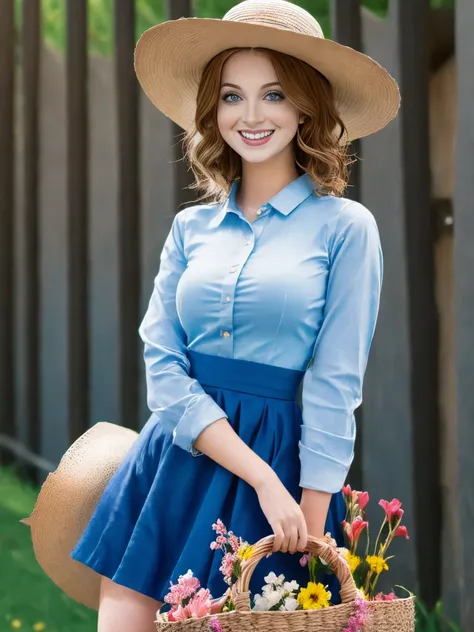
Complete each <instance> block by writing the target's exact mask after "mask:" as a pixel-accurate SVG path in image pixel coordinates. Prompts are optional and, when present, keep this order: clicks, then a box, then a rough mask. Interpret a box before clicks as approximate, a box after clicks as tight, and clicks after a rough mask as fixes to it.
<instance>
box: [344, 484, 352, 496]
mask: <svg viewBox="0 0 474 632" xmlns="http://www.w3.org/2000/svg"><path fill="white" fill-rule="evenodd" d="M342 493H343V494H344V496H347V497H348V498H352V489H351V486H350V485H344V487H343V488H342Z"/></svg>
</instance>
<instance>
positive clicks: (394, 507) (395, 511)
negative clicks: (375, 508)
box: [379, 498, 403, 522]
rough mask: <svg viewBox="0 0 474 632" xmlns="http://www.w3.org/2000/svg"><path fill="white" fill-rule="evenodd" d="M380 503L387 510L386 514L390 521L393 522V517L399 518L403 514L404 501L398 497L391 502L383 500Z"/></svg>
mask: <svg viewBox="0 0 474 632" xmlns="http://www.w3.org/2000/svg"><path fill="white" fill-rule="evenodd" d="M379 505H380V506H381V507H383V509H384V510H385V515H386V516H387V520H388V521H389V522H391V521H392V519H393V518H395V520H398V519H399V518H401V517H402V516H403V509H401V506H402V503H401V502H400V501H399V500H398V499H397V498H394V499H393V500H391V501H390V502H387V501H386V500H381V501H380V502H379Z"/></svg>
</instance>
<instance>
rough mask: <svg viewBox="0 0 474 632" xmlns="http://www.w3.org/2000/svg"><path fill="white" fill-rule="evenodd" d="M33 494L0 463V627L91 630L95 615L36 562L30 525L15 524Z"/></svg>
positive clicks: (51, 631) (67, 631)
mask: <svg viewBox="0 0 474 632" xmlns="http://www.w3.org/2000/svg"><path fill="white" fill-rule="evenodd" d="M35 497H36V491H35V490H34V489H33V488H32V487H30V486H29V485H27V484H25V483H20V482H19V480H18V479H17V478H16V477H15V476H14V475H13V473H12V472H11V471H9V470H5V469H1V468H0V632H6V631H7V630H9V629H12V628H13V627H14V625H15V620H17V621H19V622H21V627H20V628H19V629H20V630H34V628H33V626H34V624H37V623H43V624H44V625H45V628H44V629H45V632H94V631H95V630H96V629H97V623H96V619H97V617H96V614H95V613H94V612H92V611H91V610H88V609H87V608H85V607H82V606H80V605H79V604H77V603H76V602H74V601H72V600H71V599H69V598H68V597H66V595H65V594H64V593H63V592H62V591H61V590H59V588H57V587H56V586H55V585H54V584H53V582H52V581H51V580H50V579H49V578H48V577H47V576H46V575H45V574H44V573H43V571H42V569H41V568H40V566H39V565H38V564H37V562H36V559H35V556H34V554H33V548H32V545H31V538H30V530H29V528H28V527H26V526H25V525H23V524H20V523H19V520H20V519H21V518H25V517H27V516H28V515H29V514H30V512H31V510H32V508H33V505H34V501H35ZM12 621H13V622H14V624H13V626H12Z"/></svg>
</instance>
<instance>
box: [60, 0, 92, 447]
mask: <svg viewBox="0 0 474 632" xmlns="http://www.w3.org/2000/svg"><path fill="white" fill-rule="evenodd" d="M87 64H88V57H87V2H86V0H81V1H80V2H78V1H77V0H68V3H67V63H66V79H67V89H66V108H67V201H68V242H67V243H68V346H69V358H68V370H69V373H70V390H69V417H68V422H69V441H70V442H72V441H74V440H75V439H77V437H79V436H80V435H81V434H82V433H83V432H85V430H86V429H87V425H88V413H89V403H88V399H89V398H88V395H89V379H88V363H89V357H88V356H89V354H88V349H89V344H88V333H89V332H88V330H89V323H88V274H87V272H88V247H87V243H88V242H87V235H88V224H87V219H88V170H87V160H88V117H87Z"/></svg>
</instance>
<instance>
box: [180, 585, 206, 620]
mask: <svg viewBox="0 0 474 632" xmlns="http://www.w3.org/2000/svg"><path fill="white" fill-rule="evenodd" d="M211 605H212V602H211V593H210V592H209V590H208V589H207V588H206V589H204V588H201V589H200V590H199V591H198V592H197V593H196V594H195V595H194V597H193V598H192V599H191V601H190V602H189V603H188V605H187V606H186V608H187V609H189V612H190V616H191V617H197V618H200V617H205V616H206V615H207V614H209V613H210V612H211Z"/></svg>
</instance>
